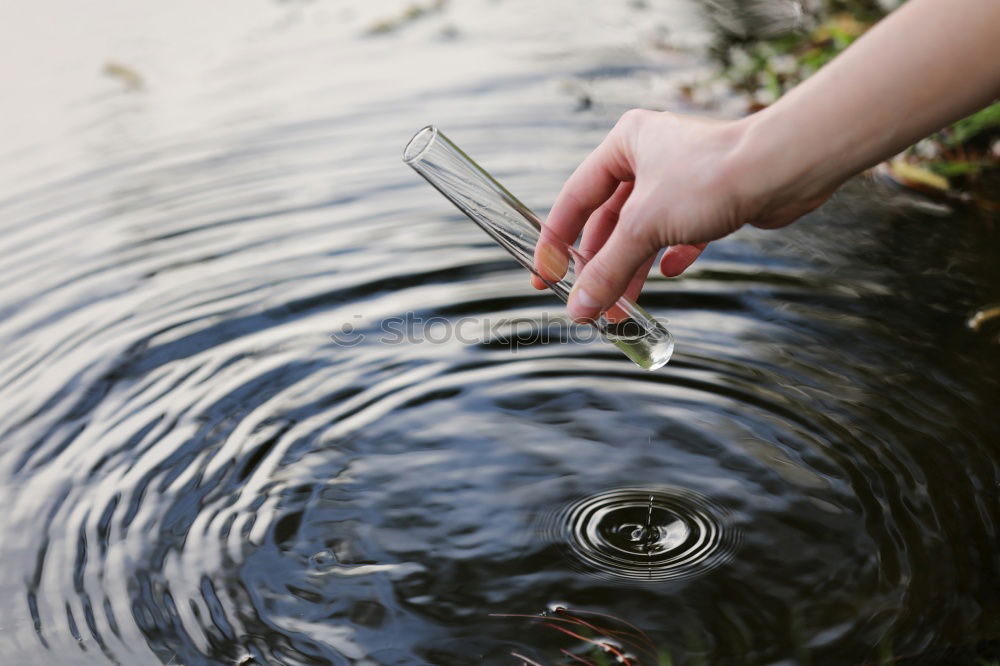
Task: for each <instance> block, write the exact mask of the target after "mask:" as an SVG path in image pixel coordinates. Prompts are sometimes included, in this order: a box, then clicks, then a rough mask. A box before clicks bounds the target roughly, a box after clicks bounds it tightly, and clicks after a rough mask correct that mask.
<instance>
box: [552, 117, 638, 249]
mask: <svg viewBox="0 0 1000 666" xmlns="http://www.w3.org/2000/svg"><path fill="white" fill-rule="evenodd" d="M620 125H621V123H619V125H616V129H614V130H612V131H611V132H610V133H609V134H608V135H607V136H606V137H605V138H604V140H603V141H602V142H601V143H600V145H598V146H597V148H596V149H594V152H592V153H591V154H590V155H588V156H587V158H586V159H585V160H584V161H583V162H582V163H581V164H580V166H578V167H577V168H576V171H574V172H573V174H572V175H571V176H570V177H569V179H568V180H567V181H566V183H565V184H564V185H563V187H562V190H560V192H559V196H557V197H556V201H555V203H554V204H553V206H552V210H551V211H550V212H549V216H548V218H546V220H545V222H544V223H543V224H542V230H541V232H542V233H541V237H540V238H539V241H538V246H537V248H536V251H535V256H536V267H538V265H539V263H540V262H541V258H542V257H541V254H542V247H543V246H545V245H549V244H551V245H553V246H556V247H559V246H560V244H565V245H573V244H574V243H575V242H576V239H577V237H578V236H579V235H580V231H581V229H583V227H584V225H585V224H586V223H587V220H588V219H589V218H590V216H591V214H592V213H593V212H594V211H595V210H597V209H598V208H599V207H600V206H601V205H602V204H604V203H605V202H606V201H607V200H608V199H609V198H611V196H612V195H613V194H614V193H615V190H616V189H617V188H618V186H619V184H620V183H621V182H623V181H626V180H632V169H631V166H629V161H628V157H627V155H626V154H625V151H624V150H623V149H622V145H623V144H622V138H621V137H622V134H623V130H621V129H618V128H619V126H620Z"/></svg>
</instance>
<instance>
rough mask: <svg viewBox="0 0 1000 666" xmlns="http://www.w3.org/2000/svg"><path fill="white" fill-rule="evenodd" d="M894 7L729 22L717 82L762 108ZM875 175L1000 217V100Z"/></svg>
mask: <svg viewBox="0 0 1000 666" xmlns="http://www.w3.org/2000/svg"><path fill="white" fill-rule="evenodd" d="M894 4H896V3H892V2H885V1H883V2H875V1H873V0H839V1H838V0H831V1H828V2H825V3H823V4H822V5H820V6H817V7H814V8H813V10H812V11H811V12H809V13H803V14H802V15H800V16H798V17H796V20H795V21H794V22H791V21H785V22H780V21H779V22H775V21H767V20H764V19H761V18H759V17H758V19H757V20H756V22H752V21H751V22H748V21H744V22H737V23H736V24H735V25H734V24H728V25H726V24H723V25H721V30H720V35H721V38H720V39H719V41H718V42H717V44H716V46H715V47H714V48H713V49H712V53H713V56H714V58H715V60H716V61H717V63H718V65H719V67H718V72H717V74H716V77H715V81H718V80H719V79H721V80H722V81H724V82H725V83H726V84H727V85H728V87H729V88H730V89H731V90H732V91H733V92H734V93H736V94H737V95H739V96H741V97H743V98H744V99H745V101H746V106H747V111H749V112H752V111H755V110H758V109H760V108H763V107H765V106H767V105H768V104H770V103H772V102H773V101H774V100H776V99H777V98H778V97H780V96H781V95H782V94H784V93H785V92H787V91H788V90H790V89H791V88H793V87H794V86H795V85H797V84H798V83H800V82H801V81H803V80H804V79H806V78H808V77H809V76H811V75H812V74H814V73H815V72H816V71H817V70H819V68H820V67H822V66H823V65H825V64H826V63H828V62H829V61H831V60H832V59H833V58H835V57H836V56H837V54H839V53H840V52H841V51H843V50H844V49H846V48H847V47H848V46H850V45H851V43H852V42H854V41H855V40H856V39H858V38H859V37H860V36H861V35H863V34H864V33H865V32H866V31H867V30H868V29H869V28H870V27H871V26H872V25H874V24H875V23H876V22H877V21H878V20H879V19H881V18H882V17H883V16H884V15H885V14H886V13H887V12H888V11H889V10H890V9H891V8H892V5H894ZM776 26H777V27H776ZM872 66H873V67H877V66H878V63H872ZM956 85H961V82H960V81H958V82H956ZM876 172H877V173H878V174H880V175H882V176H884V177H887V178H889V179H891V180H892V181H894V182H896V183H898V184H900V185H903V186H905V187H908V188H911V189H915V190H919V191H921V192H924V193H927V194H929V195H931V196H934V197H938V198H942V199H946V200H949V201H952V202H957V203H960V204H967V205H974V206H976V207H978V208H979V209H981V210H985V211H990V212H993V213H1000V100H998V101H997V102H995V103H994V104H992V105H991V106H988V107H986V108H985V109H982V110H981V111H979V112H977V113H975V114H973V115H971V116H969V117H967V118H964V119H962V120H959V121H958V122H956V123H954V124H953V125H951V126H949V127H946V128H944V129H943V130H941V131H940V132H937V133H935V134H934V135H932V136H930V137H927V138H926V139H923V140H922V141H920V142H918V143H917V144H916V145H914V146H912V147H910V148H908V149H907V150H906V151H904V152H903V153H901V154H900V155H898V156H896V157H895V158H893V159H892V160H890V161H888V162H886V163H884V164H882V165H880V166H879V167H878V169H877V170H876Z"/></svg>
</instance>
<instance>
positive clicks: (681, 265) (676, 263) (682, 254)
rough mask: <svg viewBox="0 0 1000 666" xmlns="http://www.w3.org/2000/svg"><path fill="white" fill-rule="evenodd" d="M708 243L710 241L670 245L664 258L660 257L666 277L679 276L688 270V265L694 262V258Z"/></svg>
mask: <svg viewBox="0 0 1000 666" xmlns="http://www.w3.org/2000/svg"><path fill="white" fill-rule="evenodd" d="M706 245H708V243H695V244H694V245H672V246H671V247H668V248H667V251H666V252H664V253H663V258H662V259H660V272H661V273H663V275H664V276H665V277H677V276H678V275H680V274H681V273H683V272H684V271H685V270H687V268H688V266H690V265H691V264H693V263H694V260H695V259H697V258H698V257H699V255H701V253H702V251H703V250H704V249H705V246H706Z"/></svg>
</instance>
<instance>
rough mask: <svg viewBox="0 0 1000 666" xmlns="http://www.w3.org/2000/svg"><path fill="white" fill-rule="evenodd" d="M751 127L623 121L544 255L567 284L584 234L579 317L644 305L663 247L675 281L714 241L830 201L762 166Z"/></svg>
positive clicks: (547, 240) (599, 151) (662, 119)
mask: <svg viewBox="0 0 1000 666" xmlns="http://www.w3.org/2000/svg"><path fill="white" fill-rule="evenodd" d="M748 120H749V119H744V120H743V121H718V120H710V119H706V118H699V117H691V116H680V115H676V114H671V113H661V112H654V111H643V110H633V111H629V112H627V113H626V114H625V115H623V116H622V118H621V120H619V121H618V123H617V124H616V125H615V127H614V129H613V130H612V131H611V132H610V133H609V134H608V136H607V137H606V138H605V139H604V141H603V142H602V143H601V144H600V145H599V146H598V147H597V148H596V149H595V150H594V152H593V153H591V154H590V156H589V157H587V158H586V159H585V160H584V161H583V163H582V164H581V165H580V166H579V167H578V168H577V169H576V171H575V172H574V173H573V175H572V176H570V178H569V180H567V181H566V184H565V185H564V186H563V188H562V191H561V192H560V193H559V196H558V197H557V199H556V202H555V205H554V206H553V207H552V211H551V212H550V214H549V216H548V219H547V220H546V221H545V223H544V224H543V226H542V236H541V239H540V240H539V243H538V246H537V247H536V250H535V257H536V268H537V269H538V270H539V272H541V273H542V274H543V275H546V273H553V272H555V273H556V275H555V276H553V277H555V278H556V279H558V277H559V276H558V272H559V267H558V263H559V262H558V261H555V262H553V257H554V256H555V257H558V256H559V255H560V253H562V254H563V255H564V254H565V251H564V250H562V249H559V248H564V247H565V245H562V244H563V243H565V244H568V245H572V244H573V243H574V242H575V241H576V239H577V237H578V236H579V235H580V234H581V232H582V239H581V241H580V246H579V254H580V255H581V256H582V258H583V259H584V260H585V261H586V265H585V266H584V267H583V269H582V270H581V271H580V272H579V273H578V275H577V280H576V285H575V287H574V289H573V292H572V293H571V295H570V300H569V310H570V314H571V316H572V317H573V318H574V319H576V320H591V319H595V318H597V317H598V316H599V315H600V313H602V312H604V311H605V310H607V309H608V308H610V307H612V305H613V304H614V302H615V301H617V300H618V298H619V297H621V296H622V295H623V294H624V295H626V296H628V297H630V298H635V297H636V296H637V295H638V293H639V290H640V289H641V288H642V285H643V283H644V282H645V279H646V276H647V274H648V272H649V268H650V266H651V265H652V262H653V261H654V260H655V258H656V254H657V253H658V251H659V250H660V249H661V248H664V247H666V248H668V249H667V251H666V253H664V255H663V258H662V259H661V260H660V270H661V271H662V273H663V274H664V275H665V276H667V277H674V276H676V275H679V274H680V273H682V272H683V271H684V270H685V269H686V268H687V267H688V266H690V265H691V263H693V262H694V260H695V259H696V258H697V257H698V255H699V254H701V251H702V250H703V249H704V248H705V246H706V245H707V244H708V242H709V241H713V240H716V239H718V238H722V237H723V236H726V235H728V234H730V233H732V232H733V231H735V230H736V229H738V228H739V227H741V226H742V225H743V224H746V223H750V224H753V225H755V226H760V227H768V228H773V227H778V226H783V225H786V224H789V223H790V222H792V221H794V220H795V219H797V218H798V217H799V216H800V215H802V214H804V213H806V212H808V211H809V210H811V209H812V208H814V207H816V206H817V205H819V203H821V202H822V201H823V200H824V199H825V198H826V197H827V196H829V194H830V193H831V192H832V190H833V188H832V187H829V188H818V189H819V190H821V191H820V192H818V193H816V194H812V193H810V191H809V189H810V188H807V190H806V191H798V192H796V191H795V190H794V189H793V188H788V187H787V186H786V183H785V182H784V180H783V179H782V178H781V177H780V176H778V175H777V174H778V172H781V171H782V170H780V169H776V170H774V174H769V173H768V170H769V169H770V168H771V167H772V166H774V165H773V164H758V163H755V161H754V160H753V159H752V156H751V155H750V154H749V151H748V150H747V145H749V144H751V143H753V142H750V141H747V140H746V137H747V136H748V134H749V132H748V129H749V127H750V123H749V122H748ZM786 171H787V170H786ZM812 189H816V188H812ZM553 263H555V264H557V265H556V266H555V267H554V268H555V270H554V271H553V265H552V264H553ZM532 281H533V284H534V285H535V287H536V288H539V289H544V288H545V283H544V282H543V281H542V280H540V279H539V278H538V277H533V279H532Z"/></svg>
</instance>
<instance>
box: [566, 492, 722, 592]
mask: <svg viewBox="0 0 1000 666" xmlns="http://www.w3.org/2000/svg"><path fill="white" fill-rule="evenodd" d="M555 528H556V536H557V538H558V539H559V540H560V541H561V542H563V543H564V544H566V546H567V547H568V549H569V552H570V554H571V555H572V556H573V557H574V559H576V560H578V561H579V562H580V563H582V564H583V565H584V566H585V567H586V568H588V569H592V570H595V571H597V572H600V573H604V574H610V575H612V576H615V577H620V578H630V579H634V580H650V581H662V580H671V579H677V578H685V577H690V576H695V575H698V574H701V573H704V572H705V571H708V570H709V569H711V568H713V567H715V566H718V565H719V564H721V563H723V562H725V561H727V560H728V559H729V558H730V557H731V556H732V554H733V552H734V550H735V546H736V544H737V543H738V541H739V539H738V538H737V537H738V533H737V531H736V530H735V528H734V527H733V526H732V525H731V524H730V521H729V519H728V513H727V512H726V511H725V510H724V509H723V508H722V507H719V506H716V505H715V504H714V503H713V502H711V501H710V500H708V499H707V498H705V497H702V496H701V495H698V494H697V493H693V492H691V491H688V490H682V489H678V488H669V487H657V488H622V489H617V490H611V491H607V492H603V493H600V494H598V495H593V496H591V497H586V498H584V499H581V500H578V501H576V502H573V503H572V504H570V505H568V506H567V507H565V508H564V509H563V510H562V511H561V512H560V513H559V514H558V515H557V517H556V525H555Z"/></svg>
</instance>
